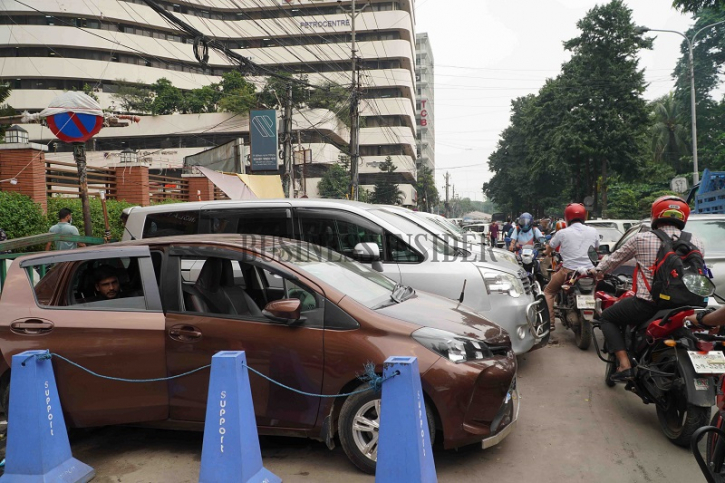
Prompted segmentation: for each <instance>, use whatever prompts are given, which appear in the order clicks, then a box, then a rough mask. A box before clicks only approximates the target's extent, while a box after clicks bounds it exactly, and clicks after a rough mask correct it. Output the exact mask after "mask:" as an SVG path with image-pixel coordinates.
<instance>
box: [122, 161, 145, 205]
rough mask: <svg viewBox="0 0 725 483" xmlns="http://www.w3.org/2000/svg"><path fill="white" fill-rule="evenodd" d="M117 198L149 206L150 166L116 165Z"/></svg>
mask: <svg viewBox="0 0 725 483" xmlns="http://www.w3.org/2000/svg"><path fill="white" fill-rule="evenodd" d="M116 199H117V200H123V201H126V202H128V203H133V204H134V205H141V206H149V204H150V199H149V167H148V166H144V165H135V166H131V167H129V166H119V167H116Z"/></svg>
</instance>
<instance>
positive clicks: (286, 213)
mask: <svg viewBox="0 0 725 483" xmlns="http://www.w3.org/2000/svg"><path fill="white" fill-rule="evenodd" d="M127 212H128V214H129V217H128V221H127V222H126V230H125V233H124V240H127V239H140V238H150V237H161V236H173V235H182V234H203V233H244V234H255V235H260V236H281V237H287V238H293V239H299V240H303V241H306V242H310V243H313V244H315V245H320V246H323V247H326V248H330V249H332V250H335V251H337V252H339V253H342V254H344V255H347V256H349V257H351V258H355V259H357V260H359V261H363V262H369V263H373V265H374V267H375V268H376V269H378V270H382V272H383V274H384V275H386V276H387V277H389V278H390V279H392V280H395V281H396V282H399V283H401V284H404V285H410V286H412V287H413V288H416V289H420V290H424V291H427V292H431V293H435V294H439V295H442V296H444V297H448V298H450V299H454V300H460V299H461V298H463V304H465V305H467V306H468V307H470V308H472V309H474V310H475V311H476V312H478V313H479V314H481V315H483V316H484V317H486V318H487V319H488V320H490V321H492V322H495V323H497V324H499V325H500V326H501V327H503V328H504V329H506V330H507V331H508V332H509V334H510V336H511V342H512V346H513V349H514V351H515V352H516V353H517V354H521V353H524V352H527V351H529V350H531V349H532V348H535V347H541V346H543V345H544V344H546V342H547V341H548V338H549V337H548V335H549V331H548V328H549V320H548V314H547V311H546V308H545V307H546V304H545V303H544V302H543V297H536V296H535V293H534V289H533V287H531V285H530V284H529V281H528V278H527V277H526V274H525V273H524V271H523V270H522V269H521V268H520V267H518V266H517V265H514V264H512V263H510V262H509V261H507V260H503V259H500V260H496V259H495V258H494V259H493V260H491V259H488V260H482V259H481V256H480V254H478V253H472V252H471V251H469V250H466V248H464V247H462V246H456V245H455V244H449V243H448V242H446V240H444V239H442V238H440V237H438V236H436V235H435V234H433V233H432V232H431V231H430V230H427V229H425V228H424V227H422V226H421V225H420V224H417V223H414V222H413V221H411V220H409V219H407V218H406V217H405V216H400V213H399V212H397V210H396V209H393V208H392V207H390V208H386V207H385V206H375V205H369V204H365V203H358V202H354V201H345V200H328V199H280V200H253V201H235V200H229V201H208V202H204V201H200V202H193V203H178V204H169V205H158V206H151V207H133V208H130V209H128V211H127ZM361 247H364V248H365V251H364V252H362V251H361Z"/></svg>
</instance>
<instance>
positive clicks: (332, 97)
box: [307, 83, 362, 127]
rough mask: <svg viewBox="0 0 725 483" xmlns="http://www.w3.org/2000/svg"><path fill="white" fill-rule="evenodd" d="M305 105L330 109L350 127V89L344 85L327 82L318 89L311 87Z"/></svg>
mask: <svg viewBox="0 0 725 483" xmlns="http://www.w3.org/2000/svg"><path fill="white" fill-rule="evenodd" d="M307 107H309V108H311V109H327V110H328V111H332V112H334V113H336V114H337V117H338V118H339V119H340V120H341V121H342V122H343V123H344V124H345V125H346V126H347V127H350V91H349V89H347V88H345V87H342V86H336V85H334V84H331V83H327V84H324V85H322V86H321V87H320V88H319V89H313V90H312V91H311V92H310V94H309V99H308V100H307ZM361 121H362V119H361ZM361 127H362V125H361Z"/></svg>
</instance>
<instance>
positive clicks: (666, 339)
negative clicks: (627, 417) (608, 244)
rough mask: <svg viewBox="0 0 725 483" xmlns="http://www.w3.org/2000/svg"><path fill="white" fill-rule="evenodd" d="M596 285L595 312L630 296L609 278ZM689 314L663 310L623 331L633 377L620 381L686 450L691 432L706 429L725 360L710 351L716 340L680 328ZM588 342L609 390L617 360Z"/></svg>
mask: <svg viewBox="0 0 725 483" xmlns="http://www.w3.org/2000/svg"><path fill="white" fill-rule="evenodd" d="M607 281H608V282H612V283H610V285H609V286H607V284H606V283H602V282H607ZM602 282H600V284H599V286H598V287H597V294H596V295H595V297H596V298H597V299H598V302H599V310H600V311H599V313H601V310H604V309H605V308H606V307H608V306H610V305H612V304H614V303H616V302H617V301H618V300H621V299H623V298H625V297H630V296H632V295H634V294H633V293H631V290H628V289H626V288H625V287H622V286H621V284H620V287H619V288H617V286H616V283H614V282H615V281H614V279H613V277H611V276H610V277H608V278H606V279H605V280H603V281H602ZM710 285H712V284H710ZM613 287H614V289H613V290H612V288H613ZM712 291H714V287H712ZM710 295H712V292H711V293H710ZM703 296H705V294H703ZM694 313H695V311H694V309H693V308H692V307H679V308H675V309H668V310H663V311H660V312H658V313H657V314H655V316H654V317H652V318H651V319H650V320H648V321H646V322H644V323H641V324H639V325H637V326H632V327H628V328H627V329H626V330H625V340H626V344H627V352H628V354H629V357H630V359H631V364H632V368H633V377H632V379H631V380H629V381H627V382H626V385H625V389H626V390H628V391H631V392H633V393H635V394H636V395H637V396H639V397H640V399H642V401H643V402H644V403H645V404H650V403H651V404H654V405H655V406H656V408H657V417H658V420H659V423H660V428H661V430H662V432H663V433H664V434H665V436H667V438H668V439H669V440H670V441H672V442H673V443H675V444H677V445H680V446H687V445H689V444H690V441H691V439H692V435H693V433H694V432H695V430H697V429H698V428H700V427H702V426H705V425H707V423H708V421H709V419H710V410H711V408H712V406H713V405H714V404H715V393H716V388H717V387H718V385H717V383H718V378H719V377H720V374H723V373H725V355H723V352H722V351H721V350H719V348H718V350H715V349H716V345H715V342H718V340H717V339H713V337H716V336H712V335H710V334H707V333H702V332H695V331H692V330H690V328H689V327H688V326H686V324H685V317H687V316H689V315H692V314H694ZM593 326H594V327H595V328H599V322H597V321H595V322H594V323H593ZM593 340H594V345H595V347H596V350H597V355H598V356H599V358H600V359H601V360H602V361H604V362H606V363H607V369H606V373H605V382H606V384H607V385H608V386H610V387H612V386H614V385H615V382H614V381H612V380H611V376H612V375H613V374H614V372H615V371H616V370H617V359H616V357H615V355H614V353H610V352H609V350H608V349H607V345H606V342H605V344H604V347H603V348H602V349H601V350H600V348H599V344H598V343H597V339H596V338H593ZM723 340H725V338H724V339H723ZM602 353H604V355H606V358H605V357H603V355H602Z"/></svg>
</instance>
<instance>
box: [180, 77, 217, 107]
mask: <svg viewBox="0 0 725 483" xmlns="http://www.w3.org/2000/svg"><path fill="white" fill-rule="evenodd" d="M221 97H222V92H221V86H220V85H219V84H210V85H208V86H204V87H201V88H199V89H192V90H190V91H188V92H186V93H185V94H184V112H187V113H192V114H200V113H203V112H216V110H217V104H218V103H219V100H220V99H221Z"/></svg>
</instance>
